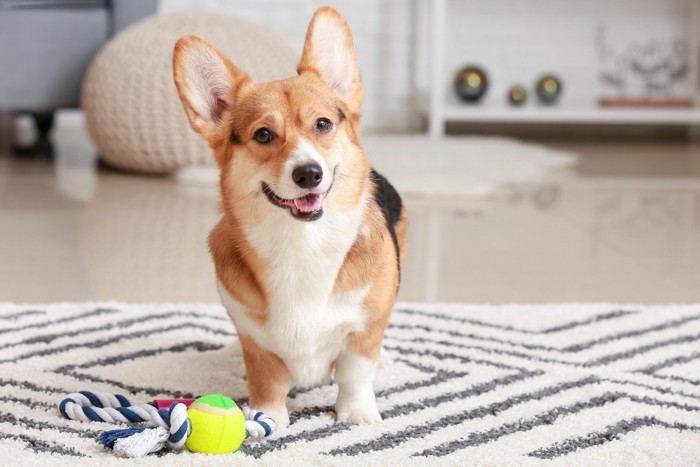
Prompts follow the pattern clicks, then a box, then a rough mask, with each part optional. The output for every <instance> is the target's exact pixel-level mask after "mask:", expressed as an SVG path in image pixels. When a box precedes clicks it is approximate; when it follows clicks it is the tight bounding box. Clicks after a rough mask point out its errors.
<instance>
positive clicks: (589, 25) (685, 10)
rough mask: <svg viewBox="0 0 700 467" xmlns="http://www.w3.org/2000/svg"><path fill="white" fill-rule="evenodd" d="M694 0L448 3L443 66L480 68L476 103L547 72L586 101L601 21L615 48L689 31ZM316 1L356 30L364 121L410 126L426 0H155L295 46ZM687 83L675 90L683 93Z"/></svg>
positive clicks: (598, 88)
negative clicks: (256, 28)
mask: <svg viewBox="0 0 700 467" xmlns="http://www.w3.org/2000/svg"><path fill="white" fill-rule="evenodd" d="M694 1H696V2H697V1H700V0H587V1H582V0H451V1H449V2H448V15H449V22H448V25H447V29H448V36H447V44H448V45H447V50H448V54H447V57H446V61H445V63H446V71H447V73H448V76H452V75H453V73H454V72H455V71H456V70H457V69H459V68H460V67H461V66H463V65H464V64H467V63H476V64H480V65H482V66H483V67H484V68H485V69H486V70H487V72H488V74H489V76H490V81H491V88H490V90H489V93H488V95H487V96H486V99H485V102H484V104H489V105H502V104H503V102H504V99H505V95H506V90H507V88H508V87H509V86H511V85H512V84H515V83H522V84H523V85H525V86H526V87H528V88H529V89H531V88H532V86H533V85H534V82H535V80H536V79H537V77H538V76H539V75H540V74H542V73H544V72H553V73H556V74H558V75H560V76H561V77H562V79H563V81H564V86H565V92H564V95H563V101H562V105H595V103H596V102H597V100H598V98H599V97H600V96H601V95H603V94H605V93H606V89H605V88H604V87H603V86H602V85H601V83H600V81H599V74H600V71H601V70H600V66H599V59H598V55H597V53H596V48H595V46H596V34H597V31H598V30H599V28H600V26H605V27H606V28H607V30H608V32H609V39H610V42H611V43H613V44H620V45H622V44H626V43H629V42H630V41H643V40H645V39H654V38H655V39H662V40H663V39H668V38H671V37H674V36H686V37H689V35H690V11H691V2H694ZM323 4H332V5H334V6H335V7H336V8H338V9H339V10H340V12H341V13H342V14H343V15H344V16H345V17H346V18H347V20H348V22H349V23H350V27H351V28H352V30H353V33H354V35H355V41H356V44H357V49H358V57H359V62H360V67H361V69H362V73H363V78H364V81H365V86H366V94H365V105H364V109H363V113H364V127H365V128H366V129H369V130H407V129H411V128H416V127H417V126H418V122H419V119H418V115H417V112H416V107H415V105H414V101H415V100H416V96H421V97H422V96H424V94H425V92H426V88H427V83H428V79H427V77H428V70H429V67H430V57H429V44H428V40H429V35H428V34H427V25H428V24H429V11H430V0H343V1H333V0H331V1H328V0H327V1H321V0H306V1H305V0H199V1H197V0H161V11H163V12H168V11H175V10H183V9H209V10H217V11H223V12H226V13H228V14H231V15H235V16H238V17H241V18H244V19H247V20H250V21H254V22H257V23H260V24H266V25H268V26H269V27H270V28H271V29H273V30H276V31H277V32H278V33H279V34H280V35H281V36H282V37H284V38H285V39H287V40H288V41H289V42H290V44H291V45H292V46H293V47H294V48H296V49H297V50H299V51H301V47H302V45H303V41H304V35H305V33H306V27H307V25H308V21H309V19H310V18H311V15H312V14H313V12H314V10H315V9H316V8H317V7H319V6H320V5H323ZM689 82H690V80H688V81H687V82H686V83H684V84H683V85H681V86H678V87H677V88H676V89H675V92H676V93H677V94H679V95H682V94H687V93H688V89H689ZM445 86H450V87H451V83H445ZM450 93H451V91H450ZM607 94H614V92H613V91H612V90H610V91H607Z"/></svg>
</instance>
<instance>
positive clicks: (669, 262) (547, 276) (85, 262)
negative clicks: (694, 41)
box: [0, 138, 700, 303]
mask: <svg viewBox="0 0 700 467" xmlns="http://www.w3.org/2000/svg"><path fill="white" fill-rule="evenodd" d="M548 144H550V145H552V146H554V147H559V148H563V149H566V150H570V151H573V152H575V153H578V154H579V155H581V157H582V160H581V164H580V166H579V167H578V168H577V169H576V171H575V173H573V174H564V175H562V176H561V177H560V178H558V179H555V180H554V181H552V180H549V181H547V182H546V184H544V185H542V186H535V187H531V188H529V189H526V190H520V191H514V192H510V193H507V194H504V196H501V197H499V199H497V200H493V201H489V202H483V201H481V202H475V201H468V200H458V199H444V198H440V199H424V198H414V197H407V199H406V203H407V205H408V207H409V212H410V220H411V225H410V232H409V236H410V252H409V257H408V261H407V266H406V270H405V272H404V275H403V278H404V282H403V286H402V290H401V293H400V298H401V299H403V300H411V301H414V300H415V301H418V300H421V301H422V300H431V301H435V300H444V301H462V302H488V303H505V302H552V301H555V302H563V301H611V302H623V303H669V302H700V146H694V145H689V144H686V143H665V144H649V143H643V144H630V143H606V144H594V143H563V142H556V141H553V142H549V143H548ZM57 150H59V154H60V157H57V158H56V162H55V163H54V164H51V163H48V162H46V161H45V160H41V159H39V158H31V157H30V158H16V157H11V156H10V155H9V150H8V148H7V147H0V301H3V300H11V301H19V302H43V301H60V300H93V299H99V300H111V299H114V300H129V301H217V294H216V291H215V286H214V275H213V270H212V265H211V263H210V260H209V257H208V254H207V251H206V246H205V245H206V243H205V242H206V235H207V231H208V230H209V228H210V227H211V225H212V224H213V223H214V222H215V220H216V218H217V213H216V205H217V203H216V193H215V191H214V189H213V188H209V187H192V186H185V185H181V184H178V183H176V182H174V181H172V180H170V179H167V178H151V177H144V176H134V175H128V174H121V173H115V172H110V171H97V170H96V169H95V161H94V159H92V158H91V157H89V156H90V154H89V151H90V150H89V148H88V147H86V146H85V145H84V144H81V142H80V141H78V140H72V139H71V138H67V139H66V140H63V141H62V140H61V138H58V141H57Z"/></svg>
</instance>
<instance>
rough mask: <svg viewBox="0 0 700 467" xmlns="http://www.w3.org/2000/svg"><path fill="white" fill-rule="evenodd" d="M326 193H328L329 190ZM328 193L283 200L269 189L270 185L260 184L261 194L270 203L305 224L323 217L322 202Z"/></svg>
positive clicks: (310, 194)
mask: <svg viewBox="0 0 700 467" xmlns="http://www.w3.org/2000/svg"><path fill="white" fill-rule="evenodd" d="M328 191H330V188H329V189H328ZM328 191H326V192H325V193H321V194H315V193H309V194H308V195H305V196H300V197H299V198H295V199H285V198H282V197H281V196H278V195H277V194H276V193H275V192H274V191H273V190H272V188H270V185H268V184H267V183H265V182H262V192H263V193H265V196H266V197H267V199H268V201H270V203H272V204H274V205H275V206H277V207H279V208H283V209H289V212H290V213H291V214H292V217H294V218H295V219H299V220H301V221H307V222H311V221H315V220H318V219H320V218H321V216H323V201H324V200H325V198H326V196H327V195H328Z"/></svg>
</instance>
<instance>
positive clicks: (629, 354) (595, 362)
mask: <svg viewBox="0 0 700 467" xmlns="http://www.w3.org/2000/svg"><path fill="white" fill-rule="evenodd" d="M394 339H395V340H399V341H400V342H409V343H430V344H439V345H444V346H449V347H454V348H460V349H474V350H480V351H482V352H486V353H490V354H495V355H507V356H512V357H518V358H522V359H527V360H531V361H537V362H543V363H556V364H560V365H568V366H574V367H581V368H591V367H595V366H602V365H607V364H610V363H613V362H616V361H618V360H624V359H629V358H633V357H636V356H637V355H640V354H644V353H647V352H650V351H652V350H656V349H659V348H661V347H667V346H669V345H675V344H684V343H689V342H694V341H697V340H698V339H700V335H697V334H696V335H688V336H679V337H674V338H671V339H667V340H662V341H657V342H653V343H651V344H646V345H642V346H640V347H636V348H633V349H629V350H626V351H624V352H615V353H611V354H607V355H604V356H602V357H598V358H595V359H592V360H588V361H582V362H572V361H567V360H560V359H554V358H546V357H540V356H538V355H532V354H527V353H524V352H518V351H513V350H504V349H498V348H489V347H483V346H479V345H466V344H460V343H457V342H452V341H445V340H439V339H428V338H424V337H411V338H405V339H396V338H394Z"/></svg>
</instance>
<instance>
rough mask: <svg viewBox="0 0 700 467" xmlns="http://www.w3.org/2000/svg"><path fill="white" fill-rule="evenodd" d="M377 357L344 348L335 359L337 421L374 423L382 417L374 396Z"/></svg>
mask: <svg viewBox="0 0 700 467" xmlns="http://www.w3.org/2000/svg"><path fill="white" fill-rule="evenodd" d="M377 360H378V359H372V358H368V357H366V356H364V355H362V354H360V353H358V352H355V351H353V350H352V349H350V348H348V349H346V350H344V351H343V352H342V353H341V354H340V356H338V359H337V360H336V362H335V381H336V383H337V384H338V398H337V399H336V402H335V413H336V419H337V420H338V421H339V422H350V423H375V422H380V421H381V420H382V417H381V415H379V410H377V401H376V399H375V397H374V388H373V385H374V377H375V374H376V372H377Z"/></svg>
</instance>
